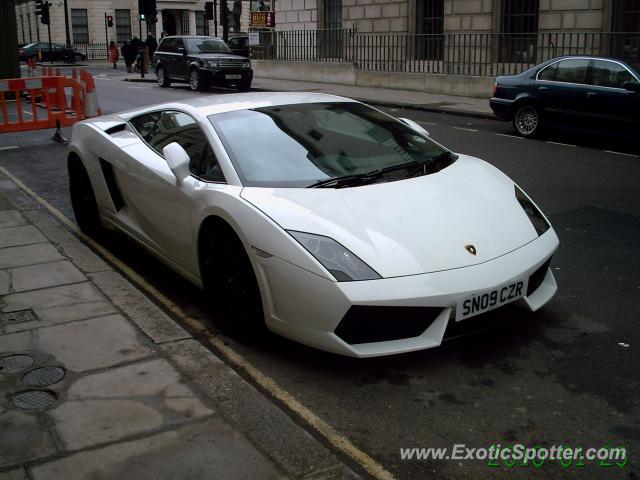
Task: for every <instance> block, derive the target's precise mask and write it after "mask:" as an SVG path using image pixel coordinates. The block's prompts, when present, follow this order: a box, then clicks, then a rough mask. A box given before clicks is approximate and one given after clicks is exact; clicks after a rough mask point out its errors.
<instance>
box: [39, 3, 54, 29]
mask: <svg viewBox="0 0 640 480" xmlns="http://www.w3.org/2000/svg"><path fill="white" fill-rule="evenodd" d="M50 5H51V4H50V3H49V2H45V3H43V4H42V11H41V13H40V23H42V24H43V25H49V24H50V23H51V19H50V17H49V6H50Z"/></svg>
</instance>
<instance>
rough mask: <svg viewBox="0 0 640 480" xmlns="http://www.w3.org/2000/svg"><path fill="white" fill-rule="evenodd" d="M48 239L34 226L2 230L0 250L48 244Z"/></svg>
mask: <svg viewBox="0 0 640 480" xmlns="http://www.w3.org/2000/svg"><path fill="white" fill-rule="evenodd" d="M46 241H47V239H46V238H45V237H44V235H42V233H40V231H39V230H38V229H37V228H36V227H34V226H33V225H24V226H20V227H7V228H3V229H0V248H4V247H15V246H17V245H29V244H32V243H41V242H46Z"/></svg>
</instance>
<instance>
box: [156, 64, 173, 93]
mask: <svg viewBox="0 0 640 480" xmlns="http://www.w3.org/2000/svg"><path fill="white" fill-rule="evenodd" d="M156 77H157V79H158V86H159V87H162V88H167V87H169V86H171V80H170V79H169V76H168V75H167V72H166V70H165V69H164V67H162V66H160V67H158V68H157V69H156Z"/></svg>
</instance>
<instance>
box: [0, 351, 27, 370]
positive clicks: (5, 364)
mask: <svg viewBox="0 0 640 480" xmlns="http://www.w3.org/2000/svg"><path fill="white" fill-rule="evenodd" d="M33 364H34V360H33V358H31V357H30V356H29V355H9V356H8V357H3V358H0V373H18V372H22V371H23V370H26V369H27V368H31V365H33Z"/></svg>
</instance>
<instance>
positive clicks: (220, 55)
mask: <svg viewBox="0 0 640 480" xmlns="http://www.w3.org/2000/svg"><path fill="white" fill-rule="evenodd" d="M189 56H190V57H193V58H199V59H201V60H219V59H221V58H224V59H232V60H236V59H237V60H249V59H248V58H246V57H242V56H240V55H234V54H233V53H191V54H189Z"/></svg>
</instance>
